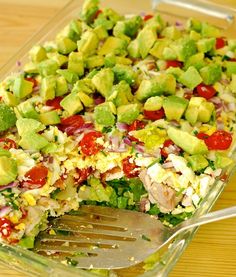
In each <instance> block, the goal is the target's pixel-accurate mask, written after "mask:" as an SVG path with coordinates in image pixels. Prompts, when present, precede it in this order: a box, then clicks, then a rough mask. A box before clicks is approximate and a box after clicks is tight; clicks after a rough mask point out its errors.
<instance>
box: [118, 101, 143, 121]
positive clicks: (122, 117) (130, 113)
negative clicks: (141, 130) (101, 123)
mask: <svg viewBox="0 0 236 277" xmlns="http://www.w3.org/2000/svg"><path fill="white" fill-rule="evenodd" d="M139 113H140V107H139V105H138V104H129V105H122V106H119V107H118V108H117V121H118V122H122V123H126V124H131V123H132V122H133V121H134V120H135V119H136V118H137V117H138V116H139Z"/></svg>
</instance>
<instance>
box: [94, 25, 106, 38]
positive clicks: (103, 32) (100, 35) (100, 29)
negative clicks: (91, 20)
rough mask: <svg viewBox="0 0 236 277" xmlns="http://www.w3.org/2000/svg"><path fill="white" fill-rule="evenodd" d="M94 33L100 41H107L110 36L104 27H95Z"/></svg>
mask: <svg viewBox="0 0 236 277" xmlns="http://www.w3.org/2000/svg"><path fill="white" fill-rule="evenodd" d="M93 31H94V32H95V34H96V35H97V37H98V39H99V40H103V39H106V38H107V37H108V36H109V35H108V32H107V30H106V28H105V27H104V26H102V25H99V26H97V27H95V28H94V29H93Z"/></svg>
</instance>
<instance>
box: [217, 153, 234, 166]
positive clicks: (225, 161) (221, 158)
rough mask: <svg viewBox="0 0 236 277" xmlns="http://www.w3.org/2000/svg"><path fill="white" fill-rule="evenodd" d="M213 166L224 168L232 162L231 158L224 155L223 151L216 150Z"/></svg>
mask: <svg viewBox="0 0 236 277" xmlns="http://www.w3.org/2000/svg"><path fill="white" fill-rule="evenodd" d="M215 155H216V160H215V166H216V167H217V168H225V167H228V166H230V165H232V164H233V162H234V161H233V160H232V159H230V158H229V157H227V156H226V155H224V154H223V153H219V152H216V154H215Z"/></svg>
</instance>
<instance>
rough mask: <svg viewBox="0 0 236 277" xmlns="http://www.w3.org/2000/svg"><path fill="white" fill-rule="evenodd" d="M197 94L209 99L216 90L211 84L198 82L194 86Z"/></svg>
mask: <svg viewBox="0 0 236 277" xmlns="http://www.w3.org/2000/svg"><path fill="white" fill-rule="evenodd" d="M196 90H197V94H198V95H199V96H201V97H204V98H205V99H207V100H208V99H210V98H212V97H213V96H214V95H215V94H216V90H215V89H214V87H213V86H209V85H205V84H200V85H198V86H197V88H196Z"/></svg>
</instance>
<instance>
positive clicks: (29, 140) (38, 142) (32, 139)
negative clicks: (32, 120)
mask: <svg viewBox="0 0 236 277" xmlns="http://www.w3.org/2000/svg"><path fill="white" fill-rule="evenodd" d="M28 128H30V127H29V126H28ZM48 143H49V142H48V141H47V139H46V138H44V137H43V136H42V135H39V134H36V133H33V132H29V133H26V134H24V135H23V136H22V137H21V139H20V141H19V145H20V146H21V147H22V148H23V149H26V150H37V151H39V150H40V149H42V148H44V147H45V146H46V145H47V144H48Z"/></svg>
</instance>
